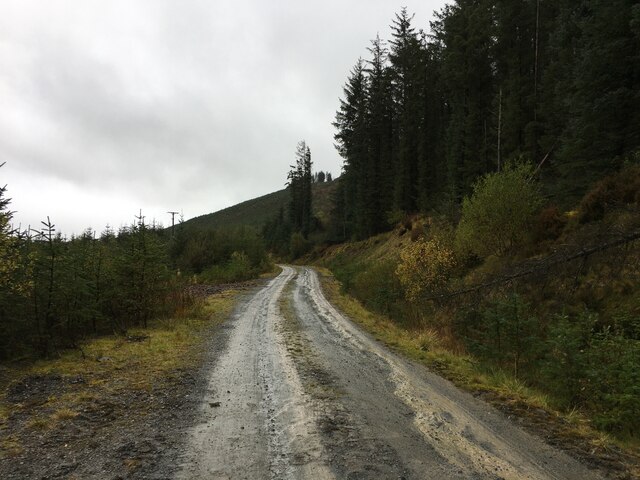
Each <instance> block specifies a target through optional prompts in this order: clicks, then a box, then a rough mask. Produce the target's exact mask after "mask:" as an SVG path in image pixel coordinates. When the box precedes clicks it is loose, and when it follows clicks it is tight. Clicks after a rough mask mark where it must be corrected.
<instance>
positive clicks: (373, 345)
mask: <svg viewBox="0 0 640 480" xmlns="http://www.w3.org/2000/svg"><path fill="white" fill-rule="evenodd" d="M293 299H294V305H295V310H296V313H297V317H298V319H299V321H300V322H301V324H302V325H303V327H302V329H303V330H304V331H305V333H306V334H307V335H308V337H309V338H310V343H311V344H313V345H314V346H315V347H316V349H317V351H318V352H321V353H322V358H323V359H324V361H325V368H327V369H328V370H329V371H330V372H332V373H334V374H335V377H337V378H338V382H339V383H340V384H341V385H342V386H343V387H344V388H345V389H346V393H345V395H344V396H343V398H342V401H343V403H344V404H346V405H350V408H351V411H352V412H353V415H354V416H356V417H358V416H360V417H362V418H364V420H365V422H367V421H369V422H370V424H369V425H368V427H370V428H369V430H370V431H371V432H373V433H374V434H377V435H380V436H382V438H384V439H386V440H387V441H388V442H389V444H390V446H391V447H392V448H394V449H395V451H396V452H398V454H399V455H400V457H401V458H402V461H403V462H404V464H405V465H406V466H407V467H408V468H409V470H410V475H409V477H411V478H473V479H476V478H477V479H485V478H486V479H502V478H503V479H576V480H577V479H592V478H600V477H599V476H598V475H597V474H596V473H594V472H592V471H590V470H588V469H587V468H586V467H584V466H582V465H581V464H579V463H578V462H577V461H575V460H574V459H572V458H570V457H568V456H567V455H566V454H564V453H562V452H559V451H557V450H555V449H553V448H552V447H549V446H548V445H546V444H544V443H543V442H542V441H540V440H539V439H537V438H534V437H532V436H531V435H529V434H527V433H525V432H524V431H522V430H520V429H519V428H518V427H516V426H514V425H513V424H511V423H510V422H509V421H508V420H506V419H505V418H504V417H503V416H502V414H500V413H499V412H497V411H496V410H494V409H493V408H492V407H490V406H488V405H486V404H484V403H482V402H480V401H478V400H476V399H474V398H473V397H471V396H470V395H468V394H466V393H463V392H461V391H459V390H458V389H456V388H455V387H454V386H453V385H451V384H450V383H449V382H447V381H446V380H444V379H442V378H440V377H438V376H436V375H434V374H432V373H430V372H428V371H427V370H426V369H424V368H422V367H420V366H415V365H413V364H411V363H410V362H408V361H406V360H404V359H402V358H400V357H399V356H397V355H395V354H394V353H392V352H390V351H389V350H388V349H386V348H384V347H382V346H381V345H379V344H378V343H377V342H376V341H375V340H373V339H372V338H371V337H369V336H368V335H367V334H365V333H363V332H362V330H360V328H359V327H357V326H355V325H354V324H353V323H351V322H350V321H349V320H348V319H346V318H345V317H344V316H343V315H342V314H341V313H340V312H338V311H337V310H336V309H335V308H334V307H333V306H332V305H331V304H330V303H329V302H328V301H327V300H326V298H325V297H324V295H323V294H322V290H321V288H320V285H319V281H318V277H317V274H316V272H315V271H313V270H311V269H308V268H302V269H301V270H300V273H299V276H298V280H297V282H296V290H295V292H294V296H293ZM352 400H356V401H355V402H353V401H352ZM372 412H373V415H372ZM389 420H391V421H389ZM416 435H417V436H418V437H420V438H418V437H417V436H416ZM365 478H375V477H373V476H372V477H365Z"/></svg>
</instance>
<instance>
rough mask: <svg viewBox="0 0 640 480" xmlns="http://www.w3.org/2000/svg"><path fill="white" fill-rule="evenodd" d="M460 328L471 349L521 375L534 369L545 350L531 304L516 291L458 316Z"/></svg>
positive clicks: (478, 354) (493, 362) (485, 358)
mask: <svg viewBox="0 0 640 480" xmlns="http://www.w3.org/2000/svg"><path fill="white" fill-rule="evenodd" d="M456 323H457V328H458V330H459V331H460V334H461V336H462V337H463V338H464V341H465V344H466V346H467V348H468V349H469V351H470V352H471V353H473V354H474V355H476V356H477V357H479V358H482V359H484V360H486V361H488V362H490V363H492V364H495V365H499V366H501V367H504V368H508V369H510V370H511V371H512V373H513V375H514V376H516V377H518V376H521V375H522V374H523V373H528V372H532V371H534V370H535V367H536V361H537V357H538V354H539V352H540V351H542V350H543V343H542V338H541V333H540V322H539V320H538V319H537V318H536V317H535V316H534V315H533V314H532V313H531V306H530V305H529V304H528V303H527V302H525V301H524V300H523V299H522V297H521V296H520V295H517V294H513V295H510V296H508V297H506V298H503V299H498V300H495V301H492V302H490V303H488V304H487V305H486V306H485V307H483V308H480V309H472V310H470V311H467V312H464V313H463V314H462V315H460V316H459V317H458V321H457V322H456Z"/></svg>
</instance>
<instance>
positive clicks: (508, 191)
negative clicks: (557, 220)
mask: <svg viewBox="0 0 640 480" xmlns="http://www.w3.org/2000/svg"><path fill="white" fill-rule="evenodd" d="M531 176H532V167H531V165H530V164H521V165H516V166H513V165H511V166H508V167H507V168H505V170H503V171H502V172H499V173H490V174H488V175H485V176H484V177H482V178H480V180H479V181H478V182H477V183H476V184H475V185H474V187H473V194H472V195H471V198H469V197H467V198H465V199H464V201H463V204H462V217H461V219H460V223H459V224H458V228H457V230H456V247H457V248H458V249H459V250H460V251H461V252H464V253H473V254H476V255H478V256H481V257H486V256H488V255H503V254H505V253H506V252H508V251H509V250H511V249H512V248H513V247H516V246H518V245H521V244H522V243H524V242H525V240H527V238H528V236H529V231H530V228H531V225H532V223H533V218H534V215H535V214H536V212H537V211H538V208H539V207H540V204H541V203H542V197H541V195H540V192H539V191H538V188H537V186H536V185H535V184H534V183H533V182H532V181H531V180H530V179H531Z"/></svg>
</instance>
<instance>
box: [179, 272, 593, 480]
mask: <svg viewBox="0 0 640 480" xmlns="http://www.w3.org/2000/svg"><path fill="white" fill-rule="evenodd" d="M228 328H230V332H229V334H228V337H227V340H226V345H225V347H224V349H223V350H222V351H221V352H220V353H219V354H218V359H217V361H216V363H215V366H214V367H213V369H212V371H211V373H210V376H209V380H208V389H207V392H206V394H205V398H204V400H203V402H202V407H201V411H200V414H199V417H198V419H199V420H198V423H197V425H196V426H194V427H193V428H192V429H191V431H190V432H189V434H188V440H187V444H186V448H185V450H184V451H185V453H184V455H183V456H182V458H181V461H180V463H181V466H180V468H181V471H180V473H179V474H178V475H177V478H202V479H204V478H207V479H265V478H272V479H307V478H313V479H333V478H335V479H343V478H346V479H381V478H385V479H386V478H390V479H391V478H394V479H401V478H404V479H431V478H433V479H461V478H463V479H595V478H601V477H599V476H598V473H597V472H595V471H593V470H590V469H588V468H587V467H585V466H583V465H582V464H580V463H578V462H577V461H576V460H574V459H573V458H571V457H569V456H567V455H566V454H564V453H562V452H560V451H558V450H556V449H554V448H552V447H550V446H548V445H546V444H545V443H543V442H542V441H541V440H540V439H538V438H536V437H533V436H531V435H530V434H527V433H525V432H524V431H522V430H521V429H519V428H518V427H517V426H516V425H514V424H513V423H511V422H510V421H509V420H507V419H506V418H505V417H504V415H502V414H501V413H499V412H498V411H497V410H495V409H494V408H492V407H490V406H488V405H486V404H485V403H483V402H481V401H479V400H477V399H475V398H473V397H472V396H471V395H469V394H466V393H463V392H461V391H459V390H458V389H456V388H455V387H454V386H452V385H451V384H450V383H449V382H447V381H445V380H443V379H442V378H440V377H438V376H437V375H435V374H433V373H431V372H429V371H428V370H426V369H425V368H424V367H422V366H419V365H414V364H412V363H411V362H409V361H407V360H405V359H403V358H401V357H399V356H398V355H396V354H395V353H393V352H390V351H389V350H388V349H386V348H385V347H383V346H382V345H380V344H379V343H378V342H376V341H375V340H373V339H372V338H371V337H370V336H369V335H367V334H366V333H364V332H363V331H362V330H361V329H360V328H359V327H357V326H356V325H355V324H354V323H352V322H351V321H350V320H349V319H348V318H346V317H345V316H344V315H342V314H341V313H340V312H339V311H338V310H336V309H335V308H334V307H333V306H332V305H331V304H330V303H329V302H328V301H327V299H326V298H325V297H324V295H323V293H322V290H321V288H320V284H319V281H318V276H317V274H316V272H315V271H314V270H312V269H310V268H306V267H298V268H295V269H294V268H292V267H287V266H285V267H283V271H282V273H281V274H280V275H279V276H278V277H277V278H275V279H274V280H272V281H271V282H270V283H269V284H268V285H267V286H265V287H264V288H263V289H261V290H260V291H258V292H257V293H256V294H255V295H254V296H253V297H252V298H251V299H249V300H248V301H247V302H245V303H243V304H242V305H241V306H240V307H239V308H238V309H237V311H236V313H235V315H234V317H233V318H232V319H231V320H230V321H229V324H228Z"/></svg>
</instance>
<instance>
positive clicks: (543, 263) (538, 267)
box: [425, 230, 640, 301]
mask: <svg viewBox="0 0 640 480" xmlns="http://www.w3.org/2000/svg"><path fill="white" fill-rule="evenodd" d="M638 239H640V230H638V231H635V232H632V233H629V234H627V235H624V236H622V238H618V239H616V240H613V241H611V242H606V243H601V244H600V245H596V246H593V247H590V248H586V249H583V250H580V251H579V252H577V253H573V254H571V255H568V256H565V257H561V258H553V256H549V257H546V258H544V259H542V260H540V261H538V262H536V264H535V265H533V266H531V267H529V268H528V269H526V270H522V271H519V272H516V273H513V274H510V275H505V276H502V277H500V278H496V279H494V280H491V281H489V282H485V283H481V284H478V285H474V286H472V287H469V288H465V289H463V290H458V291H455V292H450V293H444V294H440V295H435V296H431V297H427V298H425V300H426V301H431V300H445V299H448V298H453V297H458V296H460V295H465V294H468V293H474V292H478V291H480V290H483V289H485V288H490V287H495V286H497V285H501V284H505V283H509V282H511V281H513V280H517V279H519V278H522V277H526V276H529V275H533V274H535V273H539V272H541V271H544V270H546V269H549V268H551V267H554V266H556V265H560V264H562V263H567V262H570V261H572V260H576V259H578V258H585V259H586V258H587V257H589V256H590V255H593V254H595V253H598V252H602V251H604V250H608V249H610V248H615V247H619V246H622V245H626V244H628V243H631V242H633V241H635V240H638ZM549 260H551V261H549Z"/></svg>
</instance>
